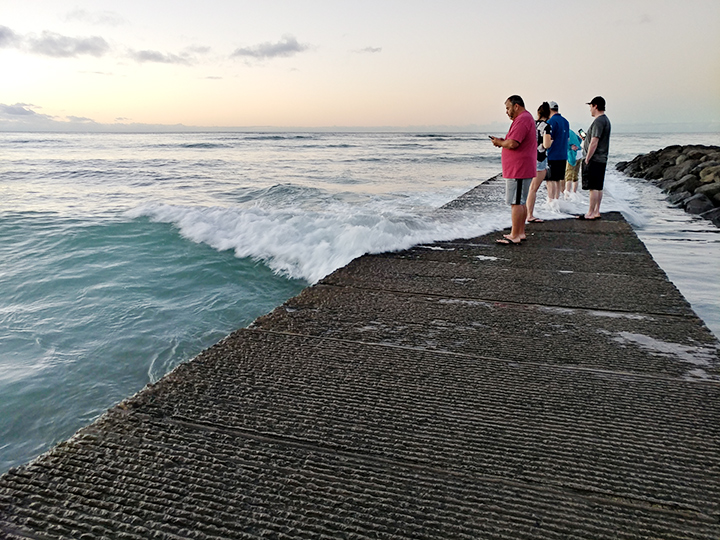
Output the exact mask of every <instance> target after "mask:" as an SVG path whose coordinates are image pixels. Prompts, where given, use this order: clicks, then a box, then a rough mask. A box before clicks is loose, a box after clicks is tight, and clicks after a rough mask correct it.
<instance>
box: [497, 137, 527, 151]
mask: <svg viewBox="0 0 720 540" xmlns="http://www.w3.org/2000/svg"><path fill="white" fill-rule="evenodd" d="M491 138H492V143H493V144H494V145H495V146H497V147H498V148H508V149H510V150H515V149H516V148H517V147H518V146H520V143H519V142H517V141H516V140H515V139H501V138H500V137H491Z"/></svg>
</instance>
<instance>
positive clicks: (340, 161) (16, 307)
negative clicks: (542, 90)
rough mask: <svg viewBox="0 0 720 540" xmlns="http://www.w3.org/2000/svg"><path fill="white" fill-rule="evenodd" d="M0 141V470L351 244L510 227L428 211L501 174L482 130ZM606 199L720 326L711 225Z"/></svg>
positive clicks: (290, 291) (505, 219) (644, 143)
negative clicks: (432, 132) (467, 132)
mask: <svg viewBox="0 0 720 540" xmlns="http://www.w3.org/2000/svg"><path fill="white" fill-rule="evenodd" d="M585 127H587V126H585ZM697 142H701V143H704V144H720V135H712V136H708V135H706V134H705V135H682V136H680V135H672V136H670V135H667V136H655V135H642V136H623V135H620V136H616V137H614V138H613V147H612V148H611V154H612V156H613V159H614V161H617V160H620V159H630V158H632V157H634V156H635V155H636V154H638V153H642V152H647V151H649V150H653V149H657V148H661V147H663V146H667V145H668V144H673V143H679V144H688V143H697ZM0 147H2V148H3V154H2V160H0V238H2V242H1V243H0V292H1V294H0V472H3V471H5V470H7V469H8V468H9V467H12V466H17V465H19V464H22V463H25V462H27V461H28V460H30V459H32V458H34V457H35V456H37V455H39V454H40V453H42V452H43V451H45V450H47V449H48V448H50V447H51V446H52V445H53V444H56V443H57V442H59V441H62V440H64V439H67V438H68V437H70V436H71V435H72V434H73V433H74V432H75V431H76V430H77V429H79V428H80V427H82V426H83V425H86V424H88V423H90V422H91V421H93V420H94V419H96V418H97V417H98V416H99V415H100V414H102V412H103V411H105V410H106V409H107V408H109V407H112V406H113V405H114V404H116V403H117V402H119V401H120V400H122V399H124V398H125V397H127V396H129V395H132V394H133V393H135V392H137V391H138V390H140V389H141V388H142V387H143V386H144V385H146V384H147V383H149V382H153V381H156V380H157V379H159V378H160V377H162V376H163V375H165V374H166V373H168V372H169V371H170V370H172V369H173V368H174V367H175V366H177V365H178V364H179V363H181V362H184V361H186V360H188V359H190V358H192V357H194V356H195V355H196V354H198V353H199V352H200V351H202V350H203V349H205V348H207V347H208V346H210V345H212V344H213V343H215V342H217V341H218V340H220V339H221V338H223V337H224V336H225V335H227V334H228V333H230V332H232V331H233V330H235V329H237V328H241V327H244V326H247V325H248V324H249V323H250V322H252V321H253V320H254V319H255V318H257V317H258V316H260V315H262V314H264V313H267V312H268V311H270V310H272V309H273V308H274V307H275V306H277V305H279V304H281V303H282V302H284V301H285V300H286V299H288V298H290V297H292V296H294V295H296V294H298V293H299V292H300V291H301V290H302V289H303V288H304V287H306V286H307V285H308V284H311V283H314V282H315V281H317V280H319V279H321V278H322V277H323V276H325V275H327V274H328V273H330V272H332V271H333V270H335V269H336V268H339V267H341V266H343V265H345V264H347V263H348V262H349V261H350V260H352V259H353V258H355V257H357V256H359V255H362V254H363V253H367V252H382V251H387V250H394V249H402V248H406V247H409V246H411V245H414V244H418V243H423V242H429V241H433V240H448V239H452V238H459V237H471V236H476V235H479V234H485V233H487V232H490V231H493V230H498V229H501V228H503V227H506V226H508V225H509V212H508V211H507V208H506V207H505V206H504V205H502V204H498V202H497V201H496V200H494V199H489V200H488V201H487V204H486V205H485V207H483V208H480V209H478V210H475V211H472V212H458V213H456V214H450V215H449V214H447V213H443V214H438V213H437V212H436V211H435V210H436V209H437V208H438V207H439V206H441V205H442V204H444V203H445V202H448V201H449V200H452V199H453V198H455V197H457V196H458V195H460V194H462V193H463V192H465V191H467V190H468V189H470V188H472V187H474V186H475V185H477V184H478V183H480V182H481V181H483V180H485V179H487V178H489V177H491V176H494V175H495V174H496V173H497V172H498V170H499V167H500V156H499V153H498V152H497V150H495V149H494V148H493V147H492V145H491V144H490V143H489V142H488V141H487V138H486V137H485V136H484V135H481V134H435V135H428V134H387V133H383V134H312V133H302V134H261V133H224V134H223V133H213V134H208V133H194V134H135V135H133V134H122V135H118V134H19V133H4V134H0ZM606 191H607V193H606V199H605V200H604V201H603V209H604V210H620V211H623V212H624V213H625V215H626V217H627V218H628V219H629V221H631V223H633V225H634V227H635V228H636V230H637V232H638V234H639V235H640V237H641V238H642V239H643V241H645V242H646V244H647V245H648V248H649V249H650V251H651V253H652V254H653V256H654V257H655V258H656V260H658V262H659V263H660V265H661V266H662V268H663V269H664V270H665V271H666V272H667V273H668V275H669V276H670V278H671V279H672V280H673V282H675V283H676V285H678V287H679V288H680V290H681V292H683V294H685V295H686V297H687V298H688V299H689V300H690V302H691V303H692V305H693V307H694V308H695V309H696V311H697V312H698V313H699V314H700V315H701V316H702V317H703V318H704V319H705V320H706V321H707V322H708V325H709V326H710V327H711V329H712V330H713V331H714V332H715V333H716V334H718V335H720V300H719V299H720V283H719V282H718V276H717V271H716V269H717V268H718V265H719V264H720V249H719V248H718V246H719V245H720V243H719V239H718V234H717V232H718V231H717V228H715V227H713V226H712V225H709V224H708V223H707V222H703V221H701V220H698V219H697V218H693V217H691V216H687V215H686V214H685V213H684V212H682V210H677V209H673V208H668V206H667V204H666V203H665V202H664V197H663V196H662V194H661V193H660V192H659V191H658V190H657V188H655V187H654V186H652V185H650V184H647V183H645V182H643V181H638V180H633V179H627V178H625V177H623V176H622V175H620V174H618V173H616V172H615V171H611V172H610V173H609V175H608V184H607V190H606ZM540 203H542V194H541V198H540ZM583 204H585V205H586V202H585V203H583V202H582V201H581V202H574V203H571V202H564V203H563V206H562V208H561V209H560V211H559V212H558V211H554V210H550V209H549V208H547V207H543V206H542V204H540V205H539V209H538V214H539V215H540V216H541V217H545V218H548V219H553V218H561V217H566V216H567V214H568V213H573V212H580V211H584V208H583Z"/></svg>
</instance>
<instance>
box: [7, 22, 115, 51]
mask: <svg viewBox="0 0 720 540" xmlns="http://www.w3.org/2000/svg"><path fill="white" fill-rule="evenodd" d="M0 47H1V48H12V49H19V50H21V51H25V52H29V53H32V54H37V55H40V56H50V57H54V58H72V57H76V56H81V55H90V56H96V57H99V56H103V55H104V54H106V53H107V52H108V51H109V50H110V45H109V44H108V42H107V41H105V39H103V38H101V37H100V36H90V37H69V36H63V35H60V34H56V33H54V32H48V31H45V32H43V33H42V34H40V36H39V37H38V36H36V35H34V34H28V35H26V36H22V35H20V34H17V33H15V32H14V31H13V30H12V29H10V28H8V27H7V26H0Z"/></svg>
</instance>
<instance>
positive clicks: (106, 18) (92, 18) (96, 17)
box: [65, 9, 127, 26]
mask: <svg viewBox="0 0 720 540" xmlns="http://www.w3.org/2000/svg"><path fill="white" fill-rule="evenodd" d="M65 20H66V21H79V22H83V23H88V24H93V25H98V26H120V25H123V24H126V23H127V21H126V20H125V19H123V18H122V16H120V15H118V14H117V13H115V12H114V11H96V12H90V11H85V10H84V9H74V10H72V11H70V12H69V13H68V14H67V15H65Z"/></svg>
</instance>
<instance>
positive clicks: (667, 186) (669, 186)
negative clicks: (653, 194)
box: [658, 177, 700, 192]
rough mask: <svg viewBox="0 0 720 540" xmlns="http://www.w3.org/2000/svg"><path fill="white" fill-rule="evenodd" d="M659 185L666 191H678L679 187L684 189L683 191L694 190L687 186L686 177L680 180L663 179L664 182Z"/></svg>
mask: <svg viewBox="0 0 720 540" xmlns="http://www.w3.org/2000/svg"><path fill="white" fill-rule="evenodd" d="M693 178H694V177H693ZM698 183H700V181H699V180H698ZM658 187H659V188H660V189H662V190H663V191H664V192H668V191H670V192H672V191H677V190H678V189H682V190H683V191H693V190H692V189H687V188H686V187H685V178H682V179H680V180H675V179H670V180H663V181H662V182H660V183H659V184H658Z"/></svg>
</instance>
